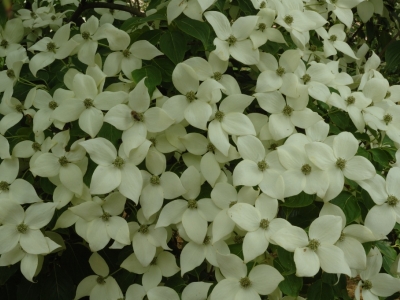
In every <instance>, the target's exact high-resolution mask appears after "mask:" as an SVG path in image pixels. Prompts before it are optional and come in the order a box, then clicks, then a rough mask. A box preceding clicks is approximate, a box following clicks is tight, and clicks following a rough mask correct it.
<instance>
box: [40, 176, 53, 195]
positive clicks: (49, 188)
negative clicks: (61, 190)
mask: <svg viewBox="0 0 400 300" xmlns="http://www.w3.org/2000/svg"><path fill="white" fill-rule="evenodd" d="M40 187H41V188H42V190H43V191H45V192H46V193H47V194H49V195H53V193H54V190H55V189H56V186H55V185H54V184H53V183H51V181H50V180H49V179H48V178H47V177H41V178H40Z"/></svg>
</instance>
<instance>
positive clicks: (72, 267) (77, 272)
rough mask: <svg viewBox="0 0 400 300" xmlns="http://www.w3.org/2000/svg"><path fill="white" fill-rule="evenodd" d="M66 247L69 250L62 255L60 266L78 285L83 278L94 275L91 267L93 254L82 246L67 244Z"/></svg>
mask: <svg viewBox="0 0 400 300" xmlns="http://www.w3.org/2000/svg"><path fill="white" fill-rule="evenodd" d="M66 246H67V249H66V250H65V251H64V252H63V253H62V256H61V259H60V264H61V266H62V267H63V268H65V271H66V272H68V274H69V275H70V277H71V278H72V280H73V282H74V284H75V285H78V284H79V282H81V280H82V279H83V278H85V277H87V276H89V275H93V271H92V268H91V267H90V265H89V257H90V255H91V254H92V252H91V251H90V250H89V249H88V248H86V247H84V246H82V245H80V244H70V243H66ZM71 299H73V297H72V298H71Z"/></svg>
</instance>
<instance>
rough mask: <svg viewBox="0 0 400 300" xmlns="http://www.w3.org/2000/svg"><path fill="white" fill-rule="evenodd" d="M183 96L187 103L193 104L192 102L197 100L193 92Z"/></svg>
mask: <svg viewBox="0 0 400 300" xmlns="http://www.w3.org/2000/svg"><path fill="white" fill-rule="evenodd" d="M185 96H186V99H187V101H189V102H193V101H194V100H196V99H197V97H196V93H195V92H193V91H190V92H187V93H186V95H185Z"/></svg>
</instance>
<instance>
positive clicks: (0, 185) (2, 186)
mask: <svg viewBox="0 0 400 300" xmlns="http://www.w3.org/2000/svg"><path fill="white" fill-rule="evenodd" d="M9 188H10V184H9V183H8V182H5V181H0V191H3V192H6V191H8V190H9Z"/></svg>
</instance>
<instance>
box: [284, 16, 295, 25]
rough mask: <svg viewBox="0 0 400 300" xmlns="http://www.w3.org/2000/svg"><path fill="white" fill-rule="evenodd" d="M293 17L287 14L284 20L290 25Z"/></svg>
mask: <svg viewBox="0 0 400 300" xmlns="http://www.w3.org/2000/svg"><path fill="white" fill-rule="evenodd" d="M293 20H294V19H293V17H292V16H291V15H287V16H285V17H284V18H283V21H284V22H285V23H286V24H288V25H290V24H292V23H293Z"/></svg>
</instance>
